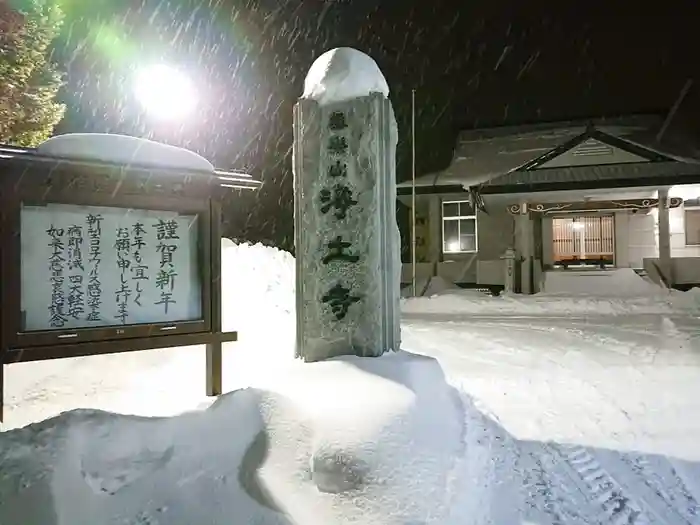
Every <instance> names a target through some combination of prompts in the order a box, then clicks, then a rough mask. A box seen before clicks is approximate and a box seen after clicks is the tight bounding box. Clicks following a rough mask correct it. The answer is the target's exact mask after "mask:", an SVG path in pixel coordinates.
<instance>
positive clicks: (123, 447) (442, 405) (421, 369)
mask: <svg viewBox="0 0 700 525" xmlns="http://www.w3.org/2000/svg"><path fill="white" fill-rule="evenodd" d="M260 377H261V381H260V382H261V383H262V384H260V385H259V388H255V389H253V388H251V389H245V390H238V391H235V392H233V393H231V394H227V395H225V396H223V397H222V398H220V399H219V400H218V401H217V402H215V403H214V404H213V405H212V406H211V407H209V408H208V409H206V410H203V411H198V412H192V413H188V414H184V415H181V416H176V417H172V418H159V419H152V418H137V417H133V416H120V415H115V414H111V413H107V412H99V411H86V410H81V411H74V412H68V413H65V414H62V415H61V416H59V417H56V418H54V419H51V420H48V421H45V422H43V423H39V424H36V425H32V426H29V427H26V428H24V429H20V430H15V431H10V432H6V433H4V434H0V464H2V465H3V468H2V472H0V501H2V502H3V504H2V505H0V523H8V524H9V523H22V524H23V525H30V524H37V525H38V524H41V525H52V524H59V523H91V524H93V525H101V524H105V525H106V524H108V523H110V524H111V523H115V522H117V521H118V520H122V521H119V522H120V523H121V522H124V523H154V524H157V523H168V524H169V525H186V524H192V523H216V524H219V523H221V524H223V523H240V524H244V523H245V524H247V523H266V524H292V523H295V524H303V525H309V524H319V525H327V524H329V523H334V524H342V523H357V524H368V525H369V524H377V523H381V524H383V525H391V524H397V525H398V524H406V523H435V524H437V523H440V524H444V523H462V522H461V521H459V520H460V519H462V518H463V517H464V516H461V518H460V517H459V516H454V515H453V514H452V513H453V512H454V510H455V506H457V507H461V508H463V506H461V505H459V501H458V500H459V499H460V498H464V497H465V495H466V496H468V497H470V498H474V497H475V496H474V494H470V493H469V491H468V490H466V487H467V486H469V485H468V483H467V481H466V477H465V476H472V477H473V476H474V475H475V473H476V474H477V475H478V473H480V472H486V471H488V469H489V468H490V465H491V464H492V459H493V458H491V457H487V456H485V455H483V454H477V455H476V456H477V457H476V458H471V459H469V460H467V457H468V455H467V447H468V443H469V441H470V439H474V437H473V435H474V433H475V430H474V428H473V425H472V424H471V421H470V425H469V427H468V426H467V424H466V421H467V417H466V415H465V414H466V412H467V408H466V407H465V405H463V403H462V401H463V398H462V397H460V396H459V395H458V394H457V392H456V390H454V389H452V388H451V387H450V386H448V385H447V383H446V381H445V377H444V374H443V372H442V369H441V368H440V366H439V364H438V363H437V361H435V360H434V359H432V358H428V357H423V356H418V355H414V354H410V353H407V352H397V353H391V354H387V355H385V356H382V357H379V358H373V359H368V358H356V357H342V358H336V359H331V360H328V361H323V362H318V363H302V362H300V361H294V362H290V363H287V364H285V365H284V366H280V367H278V368H275V369H274V370H271V371H270V372H269V373H268V374H264V375H261V376H260ZM262 378H264V380H263V379H262ZM470 427H471V428H470ZM477 433H478V432H477ZM470 436H471V437H470ZM482 448H483V447H482ZM76 501H79V502H80V504H79V505H76V504H75V502H76ZM427 517H430V519H427Z"/></svg>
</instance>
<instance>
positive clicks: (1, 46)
mask: <svg viewBox="0 0 700 525" xmlns="http://www.w3.org/2000/svg"><path fill="white" fill-rule="evenodd" d="M61 22H62V12H61V10H60V9H59V7H58V5H57V3H56V2H55V1H52V0H22V1H21V2H16V1H14V0H0V143H5V144H14V145H18V146H35V145H37V144H39V143H41V142H43V141H44V140H46V139H47V138H48V137H50V136H51V134H52V133H53V129H54V126H55V125H56V124H57V123H58V122H59V121H60V120H61V118H62V117H63V113H64V111H65V107H64V106H63V105H62V104H59V103H58V102H56V94H57V92H58V90H59V88H60V87H61V84H62V80H61V75H60V74H59V73H58V70H57V69H56V66H55V64H54V63H53V62H52V61H51V58H50V52H51V43H52V42H53V40H54V38H55V37H56V36H57V34H58V31H59V29H60V27H61Z"/></svg>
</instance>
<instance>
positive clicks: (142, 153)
mask: <svg viewBox="0 0 700 525" xmlns="http://www.w3.org/2000/svg"><path fill="white" fill-rule="evenodd" d="M36 151H37V153H38V154H39V155H46V156H47V157H60V158H65V159H76V160H93V161H101V162H113V163H116V164H134V165H138V166H151V167H158V168H175V169H184V170H195V171H207V172H213V171H214V166H213V165H212V164H211V163H210V162H209V161H208V160H206V159H205V158H204V157H200V156H199V155H197V154H196V153H194V152H192V151H189V150H186V149H183V148H178V147H175V146H170V145H168V144H162V143H160V142H154V141H152V140H147V139H142V138H137V137H130V136H128V135H112V134H109V133H68V134H66V135H58V136H56V137H52V138H50V139H48V140H46V141H45V142H43V143H42V144H40V145H39V146H38V147H37V148H36Z"/></svg>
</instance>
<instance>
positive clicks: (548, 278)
mask: <svg viewBox="0 0 700 525" xmlns="http://www.w3.org/2000/svg"><path fill="white" fill-rule="evenodd" d="M544 293H545V294H558V295H577V296H581V295H588V296H596V297H639V296H650V295H651V296H654V295H657V296H661V295H665V294H667V292H666V291H665V290H664V289H662V288H661V287H659V286H657V285H655V284H654V283H652V282H650V281H647V280H645V279H644V278H642V277H640V276H639V275H638V274H637V272H635V271H634V270H632V269H631V268H620V269H617V270H605V271H596V270H590V271H585V270H584V271H580V272H577V271H571V270H563V271H551V272H545V279H544Z"/></svg>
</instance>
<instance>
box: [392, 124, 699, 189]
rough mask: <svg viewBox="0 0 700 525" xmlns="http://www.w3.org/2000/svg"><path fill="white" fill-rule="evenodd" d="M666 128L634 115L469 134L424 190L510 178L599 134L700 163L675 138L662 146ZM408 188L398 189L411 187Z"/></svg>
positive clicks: (465, 133)
mask: <svg viewBox="0 0 700 525" xmlns="http://www.w3.org/2000/svg"><path fill="white" fill-rule="evenodd" d="M662 123H663V117H662V116H659V115H631V116H626V117H617V118H599V119H587V120H578V121H564V122H548V123H539V124H531V125H523V126H501V127H495V128H485V129H476V130H469V131H463V132H461V133H460V134H459V136H458V138H457V144H456V146H455V150H454V155H453V158H452V162H451V163H450V165H449V166H448V167H447V168H446V169H445V170H443V171H441V172H438V173H434V174H430V175H427V176H425V177H421V178H420V179H419V180H420V181H421V184H419V183H418V180H417V181H416V185H417V186H419V185H423V186H452V185H462V186H463V187H465V188H468V187H470V186H477V185H480V184H483V183H484V182H487V181H489V180H490V179H492V178H494V177H497V176H500V175H505V174H507V173H509V172H511V171H513V170H516V169H518V168H519V167H520V166H523V165H524V164H526V163H528V162H530V161H532V160H535V159H536V158H538V157H540V156H541V155H543V154H545V153H547V152H549V151H551V150H553V149H555V148H557V147H558V146H561V145H562V144H564V143H566V142H567V141H569V140H571V139H573V138H575V137H577V136H579V135H581V134H583V133H585V131H586V129H587V128H588V127H589V126H591V125H593V126H594V127H595V129H597V130H599V131H601V132H603V133H605V134H608V135H610V136H613V137H617V138H620V139H623V140H625V141H627V142H630V143H631V144H635V145H638V146H641V147H644V148H647V149H649V150H651V151H654V152H656V153H659V154H662V155H666V156H668V157H671V158H673V159H675V160H677V161H679V162H685V163H696V162H700V151H698V150H697V148H693V147H692V146H689V145H688V144H687V143H686V144H681V145H679V143H680V142H681V141H680V140H679V139H678V138H677V137H675V136H673V135H672V134H671V133H670V132H669V133H667V134H666V135H664V137H663V139H662V140H661V141H660V142H656V139H655V133H654V131H655V130H656V129H658V128H659V127H660V126H661V124H662ZM410 186H411V183H410V181H409V182H403V183H401V184H399V185H398V187H410Z"/></svg>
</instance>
